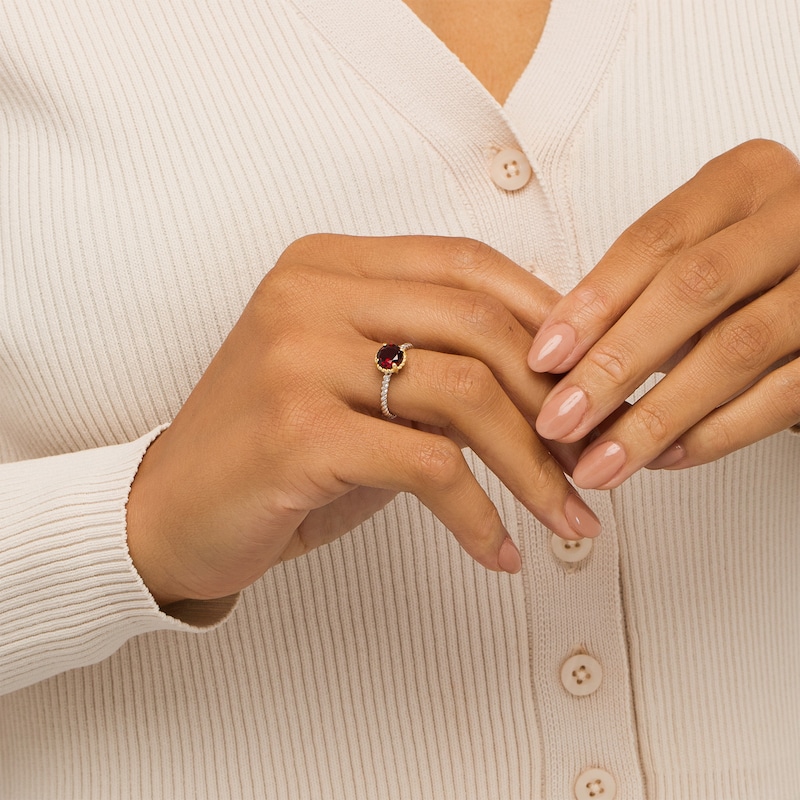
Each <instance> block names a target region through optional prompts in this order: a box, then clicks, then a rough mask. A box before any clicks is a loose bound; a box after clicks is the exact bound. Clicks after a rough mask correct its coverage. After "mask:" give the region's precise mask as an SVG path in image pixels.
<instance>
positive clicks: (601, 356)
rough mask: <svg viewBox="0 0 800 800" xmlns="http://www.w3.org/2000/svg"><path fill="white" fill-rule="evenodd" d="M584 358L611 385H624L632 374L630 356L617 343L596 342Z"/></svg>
mask: <svg viewBox="0 0 800 800" xmlns="http://www.w3.org/2000/svg"><path fill="white" fill-rule="evenodd" d="M585 359H586V361H587V363H588V365H589V366H590V367H591V368H592V369H594V370H595V371H597V372H599V373H600V375H601V376H602V378H603V379H604V380H605V381H606V382H608V383H610V384H611V385H612V386H624V385H625V384H627V382H628V381H629V379H630V377H631V375H632V374H633V368H632V367H633V364H632V359H631V356H630V354H629V353H627V352H626V351H625V350H624V349H623V348H621V347H620V346H619V344H615V343H611V342H605V343H600V344H597V345H595V346H594V347H593V348H592V349H591V350H590V351H589V352H588V353H587V354H586V356H585Z"/></svg>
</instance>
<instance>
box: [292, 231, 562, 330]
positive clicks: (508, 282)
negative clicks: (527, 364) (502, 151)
mask: <svg viewBox="0 0 800 800" xmlns="http://www.w3.org/2000/svg"><path fill="white" fill-rule="evenodd" d="M293 247H295V248H300V249H301V252H302V248H305V249H306V250H307V251H308V252H304V253H302V254H303V255H304V257H305V260H306V263H309V264H314V265H317V266H320V265H322V266H324V267H325V268H326V269H328V270H330V271H335V272H339V273H343V274H350V275H352V274H356V275H360V276H362V277H365V278H370V279H379V280H380V279H383V280H397V281H413V282H418V283H426V284H437V285H440V286H449V287H452V288H456V289H466V290H468V291H472V292H481V293H484V294H488V295H491V296H492V297H494V298H496V299H497V300H499V301H500V302H501V303H503V305H505V306H506V308H508V309H509V310H510V311H511V313H512V314H513V315H514V316H515V317H516V318H517V319H518V320H519V322H520V323H521V324H522V325H523V326H525V327H526V328H527V329H528V330H529V331H530V332H531V333H533V332H534V331H535V330H537V329H538V327H539V325H540V324H541V322H542V320H543V319H544V318H545V316H546V315H547V314H548V313H549V312H550V310H551V309H552V307H553V304H554V303H555V302H556V300H558V298H559V297H560V296H561V295H559V293H558V292H557V291H556V290H555V289H553V288H552V287H551V286H548V285H547V284H546V283H544V281H541V280H540V279H539V278H536V277H535V276H533V275H532V274H531V273H529V272H528V271H526V270H525V269H523V268H522V267H520V266H519V265H518V264H516V263H515V262H513V261H512V260H511V259H510V258H508V257H507V256H505V255H503V254H502V253H500V252H498V251H497V250H495V249H494V248H492V247H490V246H489V245H487V244H485V243H483V242H480V241H477V240H475V239H466V238H460V237H444V236H389V237H367V236H340V235H336V234H326V235H319V234H317V235H314V236H309V237H306V238H304V239H301V240H299V241H298V242H296V243H295V245H294V246H293ZM334 254H337V255H338V254H343V255H342V256H340V257H339V258H335V257H333V255H334ZM390 299H391V298H389V297H385V298H383V303H382V304H381V305H382V306H385V304H386V302H387V301H389V300H390Z"/></svg>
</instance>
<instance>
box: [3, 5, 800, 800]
mask: <svg viewBox="0 0 800 800" xmlns="http://www.w3.org/2000/svg"><path fill="white" fill-rule="evenodd" d="M798 41H800V6H799V5H798V3H797V0H771V1H770V2H765V1H764V0H724V2H723V0H705V1H704V2H703V1H702V0H591V2H580V1H579V0H553V4H552V10H551V14H550V18H549V20H548V22H547V27H546V30H545V32H544V36H543V38H542V40H541V43H540V45H539V48H538V50H537V52H536V54H535V56H534V58H533V60H532V62H531V64H530V65H529V67H528V69H527V71H526V72H525V73H524V75H523V76H522V78H521V79H520V81H519V83H518V84H517V86H516V87H515V88H514V90H513V92H512V93H511V96H510V97H509V99H508V102H507V103H506V105H505V106H504V107H503V108H501V107H500V106H498V105H497V104H496V103H495V102H494V101H493V100H492V98H491V97H490V96H489V95H488V94H487V93H486V92H485V91H484V89H483V88H482V87H481V86H480V85H479V84H478V83H477V81H476V80H475V79H474V78H473V77H472V76H471V75H470V74H469V72H468V71H467V70H466V69H465V68H464V67H463V65H462V64H460V62H459V61H458V60H457V59H456V58H455V57H454V56H453V55H452V54H451V53H450V52H449V51H448V50H447V49H446V48H445V47H444V46H443V45H442V44H441V42H439V41H438V39H436V38H435V37H434V36H433V35H432V34H431V33H430V31H428V29H427V28H425V27H424V26H423V25H422V23H421V22H420V21H419V20H418V19H417V18H416V17H415V16H414V15H413V14H412V13H411V12H410V11H409V10H408V8H406V7H405V6H404V5H403V4H402V3H401V2H400V0H337V2H330V0H277V1H276V2H265V0H261V1H260V2H254V0H223V1H222V2H219V0H212V2H195V0H171V1H170V2H163V1H159V0H135V1H134V0H114V2H113V3H98V2H93V0H10V1H9V2H4V3H2V4H0V259H2V261H1V263H0V461H2V462H3V465H2V466H0V688H1V689H2V692H3V696H2V697H0V797H2V798H3V799H4V800H6V799H9V800H33V799H34V798H35V799H36V800H43V799H45V798H46V800H56V798H64V799H68V800H78V799H79V798H80V800H89V799H90V798H97V800H100V799H102V800H116V799H117V798H148V799H153V800H156V799H158V798H187V799H188V798H191V800H198V798H237V800H240V799H243V798H337V800H354V799H356V798H364V799H365V800H366V799H369V800H374V799H375V798H381V799H382V798H397V799H398V800H400V799H403V800H405V799H406V798H437V799H438V798H448V799H449V798H459V800H464V798H475V799H476V800H477V799H478V798H480V800H487V798H489V799H491V798H498V799H502V800H508V799H509V798H526V799H527V800H532V799H533V798H535V799H536V800H569V799H570V798H578V800H583V798H584V797H588V796H590V795H589V794H588V793H589V792H590V791H591V789H592V787H594V788H595V789H597V788H598V787H600V788H604V789H605V790H606V791H605V794H604V795H600V797H601V798H602V800H611V798H612V797H614V796H616V798H617V799H618V800H640V799H642V798H647V799H648V800H668V799H669V800H797V798H800V780H798V775H799V773H800V769H799V767H800V681H798V679H797V678H798V664H800V590H798V578H799V577H800V526H799V525H798V520H799V519H800V492H798V491H797V487H798V478H800V439H798V438H796V437H793V436H791V435H790V434H788V433H786V434H779V435H777V436H774V437H772V438H771V439H769V440H766V441H763V442H761V443H759V444H757V445H755V446H753V447H750V448H748V449H746V450H744V451H740V452H738V453H736V454H734V455H732V456H730V457H728V458H725V459H723V460H721V461H719V462H717V463H714V464H710V465H708V466H705V467H702V468H697V469H693V470H689V471H685V472H680V473H668V472H658V473H654V474H651V473H647V472H643V473H642V474H639V475H637V476H635V477H634V478H633V479H631V480H630V481H628V482H627V483H626V484H625V485H624V486H623V487H621V488H620V489H618V490H615V491H612V492H610V493H601V492H595V493H589V497H588V499H589V502H590V503H591V504H592V505H593V507H594V509H595V510H597V511H598V512H599V514H600V516H601V517H602V522H603V524H604V533H603V534H602V536H601V537H600V538H599V539H598V540H597V541H596V543H595V544H594V547H593V549H592V551H591V552H590V553H589V555H588V557H586V558H584V559H582V560H580V561H575V562H568V561H565V560H563V559H564V558H565V557H567V556H568V555H569V554H567V553H566V552H564V551H563V550H562V551H560V552H559V553H558V554H556V552H554V551H553V550H552V549H551V542H550V536H549V534H548V532H547V531H546V530H544V529H543V528H542V526H540V525H539V524H538V523H537V522H536V521H535V520H534V519H533V518H532V517H531V516H530V515H529V514H528V513H526V512H525V511H524V510H523V509H522V508H521V507H520V506H519V505H518V504H517V503H516V502H515V501H514V500H513V498H512V497H511V496H510V495H509V494H508V492H507V491H505V490H504V489H503V487H502V486H501V485H500V484H499V483H498V481H497V480H496V478H495V477H494V476H493V475H491V474H490V473H489V472H488V471H487V470H486V469H485V467H484V466H483V465H482V464H480V463H479V462H478V461H477V460H474V461H473V464H474V469H475V471H476V472H477V474H478V476H479V477H480V479H481V480H482V482H483V483H484V484H485V486H486V487H487V489H488V491H489V492H490V494H491V496H492V498H493V499H494V500H495V501H496V502H497V504H498V507H499V508H500V511H501V513H502V515H503V517H504V519H505V522H506V524H507V525H508V526H509V528H510V530H511V531H512V534H513V535H514V537H515V539H516V540H517V542H518V543H519V545H520V548H521V550H522V555H523V559H524V571H523V573H522V574H521V575H518V576H508V575H497V574H490V573H488V572H486V571H485V570H483V569H482V568H480V567H477V566H476V565H475V564H474V563H473V562H472V561H471V560H470V559H469V558H468V557H466V556H465V555H464V553H463V552H462V551H461V550H460V548H459V547H458V546H457V544H456V543H455V542H454V540H453V539H452V537H451V536H450V535H449V534H447V533H446V532H445V531H444V530H442V529H441V528H440V526H439V525H438V524H436V523H435V522H434V520H433V519H432V517H431V515H430V514H429V513H428V512H427V510H426V509H424V508H422V507H421V506H420V505H419V503H418V502H416V500H415V499H414V498H411V497H406V496H402V497H400V498H398V499H397V500H396V501H395V502H394V503H393V504H391V505H390V506H389V507H388V508H387V509H386V510H385V511H384V512H382V513H380V514H378V515H377V516H376V517H374V518H373V519H372V520H370V521H369V522H368V523H366V524H364V525H363V526H361V527H360V528H358V529H357V530H355V531H353V532H352V533H351V534H348V535H347V536H345V537H344V538H342V539H341V540H340V541H338V542H336V543H335V544H333V545H330V546H328V547H325V548H322V549H321V550H319V551H316V552H314V553H313V554H312V555H311V556H309V557H307V558H304V559H302V560H298V561H294V562H291V563H288V564H285V565H282V566H280V567H278V568H275V569H273V570H271V571H270V572H269V573H268V574H267V575H266V576H265V577H264V578H263V579H262V580H260V581H258V582H257V583H256V584H255V585H254V586H252V587H250V588H249V589H248V590H246V591H245V592H243V594H242V597H241V599H240V602H239V605H238V607H237V608H236V609H235V610H234V611H233V612H232V613H230V614H229V616H228V617H227V618H225V619H224V621H221V620H222V618H223V617H224V616H225V614H226V613H227V612H228V609H227V608H226V607H224V604H221V605H220V607H215V605H214V604H206V605H202V604H200V606H199V607H197V608H194V609H187V610H186V611H185V613H184V615H183V620H182V621H181V620H178V619H175V618H173V617H170V616H167V615H165V614H163V613H161V612H160V611H159V610H158V608H157V607H156V606H155V604H154V603H153V601H152V599H151V597H150V596H149V594H148V592H147V591H146V590H145V588H144V586H143V584H142V583H141V581H140V579H139V578H138V576H137V574H136V573H135V571H134V570H133V568H132V565H131V563H130V561H129V559H128V556H127V551H126V547H125V528H124V507H125V502H126V497H127V491H128V487H129V485H130V482H131V480H132V478H133V475H134V474H135V470H136V467H137V464H138V462H139V459H140V458H141V456H142V453H143V451H144V450H145V448H146V446H147V444H148V443H149V442H150V441H151V440H152V439H153V437H154V436H155V435H157V433H158V431H159V430H160V428H161V426H163V425H165V424H168V423H169V420H170V419H171V418H172V417H173V415H174V414H175V413H176V411H177V410H178V408H179V407H180V406H181V403H182V401H183V400H184V398H185V397H186V396H187V394H188V393H189V391H190V389H191V388H192V386H193V384H194V383H195V382H196V381H197V379H198V377H199V376H200V374H201V373H202V371H203V369H204V367H205V366H206V364H207V363H208V361H209V360H210V358H211V356H212V355H213V354H214V352H215V351H216V350H217V348H218V347H219V345H220V343H221V341H222V339H223V338H224V336H225V335H226V333H227V331H228V330H229V329H230V328H231V326H232V325H233V323H234V322H235V320H236V319H237V317H238V315H239V314H240V312H241V309H242V308H243V306H244V304H245V302H246V301H247V299H248V297H249V295H250V293H251V292H252V290H253V289H254V287H255V286H256V285H257V283H258V281H259V280H260V278H261V277H262V276H263V274H264V272H265V271H266V270H268V269H269V267H270V265H272V264H273V263H274V262H275V260H276V258H277V257H278V255H279V254H280V253H281V252H282V250H283V249H284V248H285V247H286V245H287V244H289V243H290V242H291V241H293V240H294V239H296V238H297V237H299V236H301V235H303V234H306V233H309V232H315V231H338V232H346V233H350V234H371V235H376V234H399V233H429V234H441V235H448V236H449V235H459V236H471V237H475V238H478V239H482V240H484V241H486V242H488V243H489V244H491V245H492V246H494V247H496V248H497V249H499V250H501V251H502V252H504V253H506V254H507V255H509V256H510V257H511V258H513V259H515V260H516V261H518V262H519V263H522V264H524V265H526V266H528V267H529V268H530V269H532V270H535V271H537V272H538V273H539V274H541V275H543V276H544V277H545V278H546V279H547V280H549V281H550V282H551V283H552V284H553V285H554V286H556V288H558V289H559V290H560V291H565V290H567V289H568V288H569V287H570V286H572V285H574V284H575V282H576V281H577V280H578V278H579V277H580V276H581V275H583V274H585V273H586V272H587V271H588V270H589V269H591V267H592V265H593V264H594V263H595V262H596V261H597V259H598V258H599V257H600V255H601V254H602V253H603V252H604V250H605V248H606V247H608V245H609V244H610V243H611V242H612V241H613V239H614V238H615V237H616V236H617V235H618V234H619V232H620V231H621V230H622V229H623V228H624V227H626V226H627V225H628V224H629V223H630V222H631V221H632V220H634V219H635V218H636V217H637V216H638V215H639V214H641V213H642V212H643V211H644V210H646V209H647V208H648V207H649V206H650V205H652V204H653V203H654V202H655V201H657V200H658V199H660V198H661V197H662V196H663V195H665V194H666V193H668V192H669V191H671V190H672V189H673V188H675V187H676V186H677V185H678V184H679V183H681V182H683V181H684V180H686V179H687V178H688V177H690V176H691V175H692V174H693V173H694V172H695V171H696V170H697V168H698V167H699V166H700V165H701V164H703V163H704V162H706V161H707V160H708V159H709V158H711V157H712V156H714V155H716V154H718V153H720V152H722V151H724V150H726V149H728V148H730V147H732V146H733V145H735V144H737V143H739V142H742V141H744V140H746V139H750V138H754V137H758V136H765V137H771V138H774V139H778V140H780V141H782V142H784V143H785V144H787V145H788V146H789V147H790V148H792V149H794V150H795V151H798V150H800V111H798V109H800V60H798V53H800V48H798ZM508 147H510V148H516V149H519V150H522V151H524V152H525V153H526V154H527V157H528V159H529V160H530V162H531V164H532V166H533V170H534V177H533V179H532V180H531V181H530V182H529V183H528V184H527V185H525V186H524V187H523V188H521V189H519V190H516V191H506V190H505V189H503V188H500V187H498V186H497V185H496V184H495V183H494V182H493V181H492V179H491V178H490V174H489V165H490V163H491V160H492V157H493V156H494V155H495V154H496V153H497V152H498V151H499V150H501V149H503V148H508ZM631 268H632V269H635V268H636V265H635V264H632V265H631ZM396 333H397V335H401V334H402V332H396ZM391 334H392V332H387V335H391ZM343 357H346V354H343ZM365 369H372V367H371V366H370V365H365ZM378 389H379V381H378V376H377V375H376V403H377V401H378V394H379V391H378ZM582 552H586V551H585V550H584V551H582ZM204 626H205V627H204ZM576 654H579V655H581V658H580V659H578V661H579V662H581V663H580V664H578V663H577V662H575V663H574V664H573V662H570V664H571V665H572V666H574V667H575V671H576V675H577V676H578V677H577V678H576V677H575V676H572V675H571V670H567V674H566V675H565V677H564V679H563V681H562V677H561V668H562V665H563V664H564V662H565V661H566V659H568V658H569V657H570V656H572V655H576ZM589 657H591V659H593V660H589ZM587 664H588V665H589V668H588V669H586V670H583V671H581V669H580V667H582V666H586V665H587ZM600 670H602V679H601V680H600ZM590 673H591V676H592V677H591V678H590V677H588V675H589V674H590ZM577 680H581V681H584V682H586V681H588V682H589V683H588V684H587V688H590V689H591V690H592V691H591V693H589V694H586V695H585V696H580V695H578V694H576V693H575V692H576V691H577V685H576V683H575V682H576V681H577ZM591 770H602V772H596V771H595V772H592V771H591ZM581 776H583V777H581ZM597 776H600V777H597ZM579 778H580V780H579ZM594 781H600V782H599V783H594Z"/></svg>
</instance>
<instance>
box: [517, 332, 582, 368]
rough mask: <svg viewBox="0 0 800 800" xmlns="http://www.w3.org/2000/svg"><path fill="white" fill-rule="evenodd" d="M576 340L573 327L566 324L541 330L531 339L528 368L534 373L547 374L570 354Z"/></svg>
mask: <svg viewBox="0 0 800 800" xmlns="http://www.w3.org/2000/svg"><path fill="white" fill-rule="evenodd" d="M577 338H578V337H577V336H576V335H575V330H574V329H573V327H572V326H571V325H567V323H566V322H558V323H556V324H555V325H548V326H547V327H546V328H542V329H541V330H540V331H539V332H538V333H537V334H536V336H535V337H534V339H533V344H532V345H531V351H530V353H529V354H528V366H529V367H530V368H531V369H532V370H533V371H534V372H549V371H550V370H551V369H553V368H554V367H557V366H558V365H559V364H560V363H561V362H562V361H563V360H564V359H565V358H566V357H567V356H568V355H569V354H570V353H571V352H572V350H573V348H574V347H575V342H576V340H577Z"/></svg>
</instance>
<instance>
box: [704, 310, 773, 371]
mask: <svg viewBox="0 0 800 800" xmlns="http://www.w3.org/2000/svg"><path fill="white" fill-rule="evenodd" d="M774 335H775V333H774V331H773V330H772V326H771V324H770V323H769V322H768V321H767V320H765V319H763V318H761V317H755V316H753V317H750V318H748V319H742V320H735V319H734V320H731V321H730V322H727V323H721V324H720V326H719V330H718V333H717V335H716V337H715V338H716V345H717V347H718V349H719V351H720V352H721V354H722V358H723V359H724V361H725V363H726V364H727V365H728V366H729V367H734V368H739V369H743V370H746V371H748V372H751V371H754V370H757V369H759V367H761V366H762V363H763V359H764V354H765V352H767V351H768V350H769V349H770V345H771V343H772V339H773V337H774Z"/></svg>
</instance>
